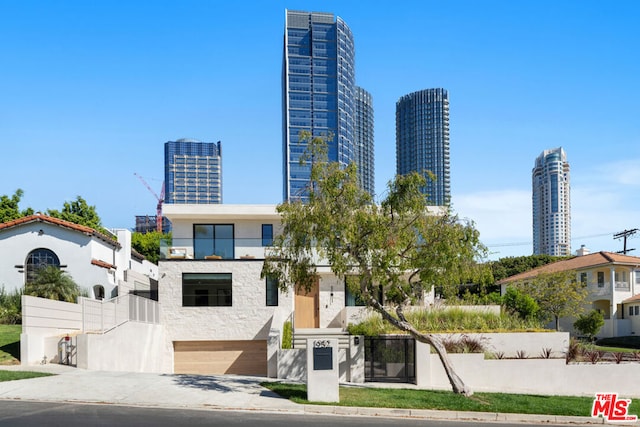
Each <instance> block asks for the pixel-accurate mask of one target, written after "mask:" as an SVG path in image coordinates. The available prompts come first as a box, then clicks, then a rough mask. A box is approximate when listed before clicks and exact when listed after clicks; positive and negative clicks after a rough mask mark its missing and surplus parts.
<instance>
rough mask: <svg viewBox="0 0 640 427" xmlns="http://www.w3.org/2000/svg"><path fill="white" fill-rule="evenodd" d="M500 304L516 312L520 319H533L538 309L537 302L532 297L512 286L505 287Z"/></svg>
mask: <svg viewBox="0 0 640 427" xmlns="http://www.w3.org/2000/svg"><path fill="white" fill-rule="evenodd" d="M502 304H503V305H504V307H505V308H506V309H507V311H508V312H510V313H512V314H517V315H518V316H520V318H522V319H534V318H535V317H536V316H537V315H538V312H539V311H540V307H539V306H538V303H537V302H536V301H535V300H534V299H533V298H532V297H530V296H529V295H527V294H525V293H523V292H522V291H520V290H519V289H516V288H513V287H509V288H507V291H506V293H505V294H504V297H503V298H502Z"/></svg>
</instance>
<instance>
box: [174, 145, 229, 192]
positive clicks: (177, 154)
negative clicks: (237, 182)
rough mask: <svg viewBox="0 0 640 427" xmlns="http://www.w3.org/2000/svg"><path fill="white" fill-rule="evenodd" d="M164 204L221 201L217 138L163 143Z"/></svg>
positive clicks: (220, 150)
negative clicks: (203, 140)
mask: <svg viewBox="0 0 640 427" xmlns="http://www.w3.org/2000/svg"><path fill="white" fill-rule="evenodd" d="M164 185H165V198H164V203H196V204H202V203H222V148H221V146H220V141H218V142H217V143H213V142H200V141H196V140H194V139H179V140H177V141H169V142H167V143H165V144H164Z"/></svg>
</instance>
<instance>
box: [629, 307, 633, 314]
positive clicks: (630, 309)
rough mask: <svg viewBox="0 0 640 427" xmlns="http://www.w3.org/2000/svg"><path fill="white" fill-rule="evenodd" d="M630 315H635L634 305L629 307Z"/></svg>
mask: <svg viewBox="0 0 640 427" xmlns="http://www.w3.org/2000/svg"><path fill="white" fill-rule="evenodd" d="M629 316H633V306H630V307H629Z"/></svg>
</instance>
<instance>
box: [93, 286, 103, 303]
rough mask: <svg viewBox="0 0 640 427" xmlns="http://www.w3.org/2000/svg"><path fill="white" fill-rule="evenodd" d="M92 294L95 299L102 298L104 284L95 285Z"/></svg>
mask: <svg viewBox="0 0 640 427" xmlns="http://www.w3.org/2000/svg"><path fill="white" fill-rule="evenodd" d="M93 296H94V297H95V299H99V300H102V299H104V286H102V285H95V286H94V287H93Z"/></svg>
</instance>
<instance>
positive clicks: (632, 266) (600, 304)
mask: <svg viewBox="0 0 640 427" xmlns="http://www.w3.org/2000/svg"><path fill="white" fill-rule="evenodd" d="M569 270H575V272H576V275H577V280H579V281H581V282H582V283H584V284H585V286H586V287H587V289H588V291H589V296H588V299H589V303H590V307H589V308H593V309H596V310H599V311H600V312H601V313H602V314H603V315H604V319H605V325H604V326H603V327H602V329H601V330H600V333H599V334H598V337H614V336H627V335H638V334H640V257H635V256H629V255H621V254H617V253H612V252H594V253H590V254H586V255H582V256H576V257H573V258H570V259H566V260H561V261H557V262H554V263H551V264H546V265H543V266H540V267H537V268H534V269H532V270H529V271H525V272H523V273H520V274H516V275H514V276H511V277H508V278H506V279H503V280H501V281H500V282H498V283H499V284H500V285H501V291H502V293H503V294H504V292H505V290H506V288H507V286H508V285H509V284H511V283H516V282H522V281H527V280H528V279H531V278H533V277H535V276H537V275H538V274H541V273H554V272H560V271H569ZM635 307H638V308H637V309H636V308H635ZM572 323H573V319H561V326H562V327H563V329H564V330H568V331H572Z"/></svg>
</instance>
